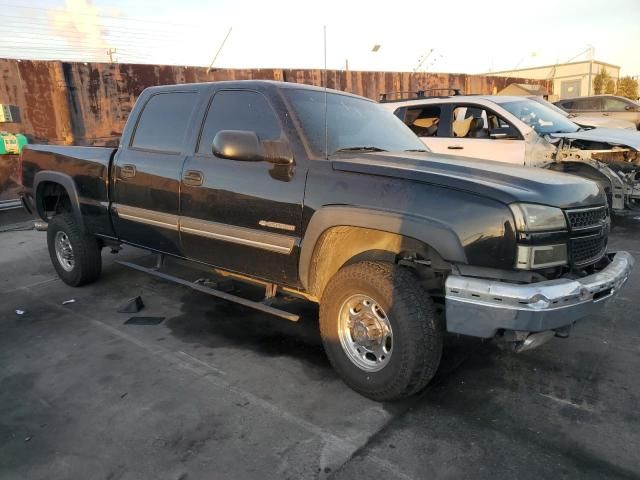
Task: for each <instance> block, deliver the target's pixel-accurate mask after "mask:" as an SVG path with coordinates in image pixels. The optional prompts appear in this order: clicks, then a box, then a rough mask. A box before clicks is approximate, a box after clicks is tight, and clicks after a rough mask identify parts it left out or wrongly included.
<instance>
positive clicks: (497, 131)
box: [381, 92, 640, 212]
mask: <svg viewBox="0 0 640 480" xmlns="http://www.w3.org/2000/svg"><path fill="white" fill-rule="evenodd" d="M411 94H412V95H413V96H414V98H413V99H406V98H404V99H401V100H389V96H390V95H391V94H383V95H382V98H381V103H383V104H384V106H385V107H386V108H388V109H389V110H391V111H393V112H394V113H395V115H396V116H398V117H399V118H400V119H401V120H402V121H404V122H405V123H406V124H407V125H408V126H409V127H410V128H411V129H412V130H413V131H414V133H416V135H418V136H419V137H420V139H421V140H422V141H423V143H424V144H425V145H426V146H427V147H429V149H431V150H432V151H434V152H437V153H444V154H451V155H457V156H464V157H475V158H484V159H487V160H495V161H501V162H507V163H515V164H519V165H524V166H528V167H541V168H549V169H553V170H558V171H563V172H566V173H572V174H576V175H579V176H582V177H586V178H590V179H592V180H595V181H597V182H598V183H600V184H601V185H602V186H603V188H604V189H605V191H606V192H607V195H608V197H609V202H610V205H611V207H612V209H613V210H614V211H617V212H620V211H623V210H625V209H626V208H628V207H629V206H630V204H631V203H635V202H640V153H639V152H640V132H638V131H634V130H630V129H621V128H616V129H614V128H590V127H584V126H580V125H578V124H576V123H574V122H572V121H571V120H570V119H569V118H567V117H566V116H565V115H563V114H561V113H559V112H557V111H556V109H555V108H551V107H549V106H547V105H545V104H544V103H546V102H544V101H543V102H539V101H537V100H534V99H531V98H527V97H509V96H498V95H452V96H449V95H444V96H426V94H425V92H411ZM453 158H454V157H452V161H455V160H453Z"/></svg>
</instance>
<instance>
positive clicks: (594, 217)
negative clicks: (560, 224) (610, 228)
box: [567, 206, 607, 231]
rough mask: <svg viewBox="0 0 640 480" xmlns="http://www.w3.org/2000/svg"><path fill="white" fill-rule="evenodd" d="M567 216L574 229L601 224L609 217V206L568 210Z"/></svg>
mask: <svg viewBox="0 0 640 480" xmlns="http://www.w3.org/2000/svg"><path fill="white" fill-rule="evenodd" d="M567 217H568V219H569V226H570V227H571V230H572V231H576V230H586V229H588V228H594V227H599V226H601V225H602V224H603V223H604V221H605V219H606V218H607V207H604V206H603V207H594V208H581V209H579V210H568V211H567Z"/></svg>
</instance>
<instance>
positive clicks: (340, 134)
mask: <svg viewBox="0 0 640 480" xmlns="http://www.w3.org/2000/svg"><path fill="white" fill-rule="evenodd" d="M283 94H284V96H285V97H286V99H287V100H288V102H289V104H290V105H291V107H292V108H293V110H294V113H295V115H296V117H297V118H298V121H299V122H300V124H301V127H302V129H303V130H304V134H305V135H306V137H307V140H308V142H309V146H310V147H311V148H312V149H313V151H314V153H315V154H316V155H318V156H322V157H324V155H325V116H324V113H325V92H323V91H319V90H307V89H296V88H286V89H283ZM326 97H327V106H326V110H327V123H326V128H327V139H326V151H327V154H328V155H332V154H334V153H336V152H349V151H351V152H353V151H362V152H376V151H378V152H379V151H389V152H402V151H428V150H427V148H426V147H425V146H424V144H423V143H422V142H421V141H420V140H419V139H418V137H416V136H415V134H414V133H413V132H412V131H411V130H410V129H409V127H407V126H406V125H405V124H404V123H403V122H402V121H401V120H400V119H399V118H398V117H396V116H395V115H393V114H392V113H391V112H389V111H387V110H385V109H384V108H382V107H381V106H380V105H378V104H377V103H374V102H371V101H368V100H364V99H361V98H357V97H351V96H348V95H340V94H337V93H330V92H329V93H327V94H326Z"/></svg>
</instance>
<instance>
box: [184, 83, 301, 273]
mask: <svg viewBox="0 0 640 480" xmlns="http://www.w3.org/2000/svg"><path fill="white" fill-rule="evenodd" d="M273 107H274V106H273V104H272V103H271V101H270V100H269V99H267V97H266V96H264V95H263V94H262V93H259V92H256V91H250V90H219V91H217V92H216V93H214V95H213V98H212V99H211V102H210V104H209V106H208V107H207V111H206V113H205V115H204V122H203V125H202V129H201V131H200V135H199V139H198V141H197V142H195V143H196V145H195V151H194V153H193V155H190V156H189V157H188V158H187V160H186V163H185V166H184V170H183V175H182V187H181V213H180V236H181V242H182V246H183V251H184V252H185V253H186V255H187V257H188V258H191V259H193V260H197V261H200V262H204V263H207V264H210V265H213V266H217V267H220V268H223V269H227V270H231V271H236V272H242V273H246V274H249V275H253V276H255V277H259V278H262V279H266V280H271V281H276V282H278V283H284V284H289V285H296V283H297V279H298V275H297V270H298V269H297V261H298V246H299V241H300V231H301V223H302V202H303V197H304V186H305V180H306V159H301V158H297V159H294V164H293V165H287V166H283V165H274V164H272V163H269V162H267V161H239V160H228V159H223V158H218V157H216V156H214V155H213V154H212V148H211V147H212V143H213V139H214V137H215V136H216V134H217V133H218V132H219V131H221V130H243V131H250V132H255V133H256V134H257V136H258V139H259V140H260V141H261V142H263V143H264V142H267V143H268V142H278V143H279V144H280V145H289V140H290V139H289V138H288V136H290V135H288V134H287V131H290V128H289V127H286V126H285V125H283V123H282V122H281V118H282V119H283V121H285V122H286V121H288V117H287V116H285V115H280V116H278V115H277V114H276V112H275V110H274V108H273Z"/></svg>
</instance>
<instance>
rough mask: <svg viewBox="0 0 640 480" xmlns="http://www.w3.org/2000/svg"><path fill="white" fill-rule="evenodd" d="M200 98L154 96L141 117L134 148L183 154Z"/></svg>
mask: <svg viewBox="0 0 640 480" xmlns="http://www.w3.org/2000/svg"><path fill="white" fill-rule="evenodd" d="M196 98H197V95H196V92H168V93H158V94H156V95H153V96H152V97H151V98H150V99H149V100H148V101H147V103H146V104H145V106H144V108H143V110H142V113H141V114H140V118H139V120H138V125H137V126H136V130H135V133H134V134H133V139H132V140H131V147H133V148H140V149H144V150H155V151H158V152H171V153H179V152H180V151H181V150H182V144H183V140H184V134H185V132H186V130H187V126H188V124H189V117H190V116H191V112H192V111H193V108H194V106H195V104H196Z"/></svg>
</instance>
